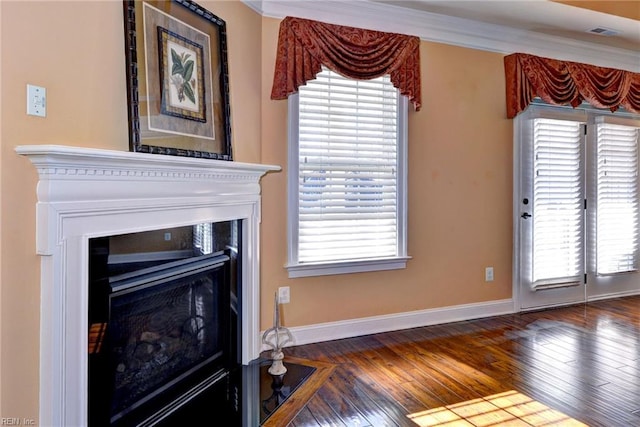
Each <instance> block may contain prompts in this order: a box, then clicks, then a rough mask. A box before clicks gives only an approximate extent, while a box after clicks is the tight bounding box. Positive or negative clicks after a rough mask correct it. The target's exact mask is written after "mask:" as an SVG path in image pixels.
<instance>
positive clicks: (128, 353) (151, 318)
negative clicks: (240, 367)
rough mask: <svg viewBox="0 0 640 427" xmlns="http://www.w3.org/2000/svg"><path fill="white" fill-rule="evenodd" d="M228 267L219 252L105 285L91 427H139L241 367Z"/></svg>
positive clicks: (93, 336) (96, 330)
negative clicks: (233, 341) (237, 359)
mask: <svg viewBox="0 0 640 427" xmlns="http://www.w3.org/2000/svg"><path fill="white" fill-rule="evenodd" d="M229 260H230V257H229V255H228V254H226V253H225V252H224V251H220V252H217V253H214V254H210V255H205V256H197V257H192V258H188V259H184V260H179V261H174V262H170V263H165V264H162V265H159V266H154V267H150V268H144V269H141V270H138V271H135V272H130V273H125V274H121V275H118V276H115V277H110V278H109V279H108V280H107V281H104V283H102V288H103V289H105V288H106V291H104V292H103V293H105V295H103V296H102V297H103V298H102V300H103V301H104V304H105V306H103V309H102V310H100V309H96V310H94V312H93V313H92V315H90V326H89V327H90V333H89V336H90V337H89V344H90V348H89V353H90V355H89V418H90V424H91V425H92V426H95V425H135V424H138V423H140V422H141V421H144V420H145V419H147V418H149V417H151V418H153V417H158V416H161V414H162V412H163V411H165V412H168V411H170V410H171V406H172V405H174V406H175V404H176V402H180V401H181V399H184V397H185V396H189V395H190V394H193V393H194V390H197V389H198V388H202V387H204V386H203V384H207V383H213V382H216V381H224V378H225V376H226V375H228V371H229V368H230V367H231V366H233V365H234V364H235V361H234V360H232V359H233V354H232V353H234V352H233V351H232V349H233V345H232V344H231V338H232V336H231V335H232V334H233V331H232V330H231V329H230V328H229V325H231V324H232V323H233V322H232V321H231V316H232V315H235V314H234V313H232V310H231V307H230V300H231V298H230V286H229V277H230V262H229ZM107 282H108V285H107ZM94 285H96V284H94ZM96 288H100V286H99V285H96ZM94 294H98V295H99V294H100V292H99V291H96V292H94ZM93 297H96V295H94V296H93ZM92 305H93V306H96V304H92ZM100 312H102V313H103V318H102V319H101V318H100V317H101V316H100V315H99V314H98V313H100ZM97 314H98V315H97ZM158 414H160V415H158Z"/></svg>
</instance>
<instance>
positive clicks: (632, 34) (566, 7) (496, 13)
mask: <svg viewBox="0 0 640 427" xmlns="http://www.w3.org/2000/svg"><path fill="white" fill-rule="evenodd" d="M372 1H377V2H378V3H384V4H387V5H390V6H394V7H400V8H407V9H411V10H416V11H423V12H430V13H436V14H440V15H446V16H453V17H457V18H465V19H469V20H474V21H480V22H484V23H488V24H495V25H501V26H506V27H513V28H518V29H521V30H527V31H531V32H535V33H540V34H546V35H551V36H559V37H563V38H568V39H575V40H579V41H584V42H590V43H595V44H600V45H605V46H611V47H615V48H621V49H629V50H635V51H637V52H638V55H639V58H640V0H622V1H617V0H610V1H606V0H605V1H597V0H585V1H564V0H558V1H548V0H447V1H443V0H437V1H431V0H372ZM595 28H601V29H605V30H613V31H615V32H617V33H618V34H615V35H611V36H607V35H601V34H593V33H589V32H588V31H589V30H592V29H595ZM639 60H640V59H639Z"/></svg>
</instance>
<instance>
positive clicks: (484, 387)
mask: <svg viewBox="0 0 640 427" xmlns="http://www.w3.org/2000/svg"><path fill="white" fill-rule="evenodd" d="M285 355H286V356H285V363H286V360H287V359H286V357H292V358H296V359H298V360H309V361H315V362H317V363H323V364H324V365H322V366H324V367H327V366H332V369H331V370H327V371H325V372H327V374H326V375H324V376H323V377H322V382H321V384H316V387H315V390H316V391H315V393H314V394H311V393H309V392H308V390H307V392H306V393H307V394H308V396H305V401H304V402H301V401H300V399H298V400H297V401H296V400H294V402H297V404H295V405H287V404H286V403H285V405H284V406H283V407H282V408H281V409H280V410H279V411H278V412H277V414H278V415H277V416H275V415H276V414H274V419H273V420H271V423H270V425H273V426H276V427H284V426H289V427H317V426H358V427H384V426H401V427H405V426H406V427H409V426H411V427H415V426H447V427H452V426H531V425H533V426H585V425H587V426H592V427H595V426H605V427H614V426H622V427H629V426H640V296H634V297H627V298H619V299H612V300H606V301H598V302H593V303H588V304H581V305H575V306H570V307H564V308H558V309H550V310H544V311H537V312H529V313H522V314H513V315H506V316H500V317H493V318H487V319H479V320H473V321H465V322H457V323H451V324H446V325H437V326H430V327H422V328H415V329H408V330H400V331H395V332H389V333H381V334H375V335H367V336H362V337H356V338H349V339H343V340H337V341H330V342H324V343H317V344H309V345H302V346H296V347H289V348H287V349H285ZM294 395H295V394H294ZM274 423H275V424H274Z"/></svg>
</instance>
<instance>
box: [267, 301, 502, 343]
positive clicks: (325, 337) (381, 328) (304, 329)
mask: <svg viewBox="0 0 640 427" xmlns="http://www.w3.org/2000/svg"><path fill="white" fill-rule="evenodd" d="M511 313H514V304H513V300H512V299H505V300H497V301H489V302H482V303H476V304H463V305H456V306H449V307H442V308H433V309H427V310H418V311H411V312H406V313H398V314H390V315H384V316H372V317H364V318H359V319H352V320H344V321H339V322H328V323H318V324H315V325H307V326H299V327H291V328H288V329H289V331H290V332H291V334H292V335H293V342H292V343H291V344H289V345H288V346H296V345H304V344H313V343H318V342H323V341H332V340H338V339H343V338H352V337H357V336H361V335H370V334H376V333H380V332H389V331H395V330H401V329H409V328H417V327H421V326H430V325H438V324H442V323H450V322H459V321H463V320H471V319H479V318H483V317H491V316H499V315H502V314H511ZM285 323H286V322H285ZM284 326H286V324H285V325H284ZM264 350H268V348H267V347H264V348H263V351H264Z"/></svg>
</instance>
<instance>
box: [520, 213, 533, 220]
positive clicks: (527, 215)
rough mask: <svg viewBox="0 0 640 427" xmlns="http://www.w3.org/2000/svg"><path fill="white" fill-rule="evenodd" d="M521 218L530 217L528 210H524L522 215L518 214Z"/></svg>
mask: <svg viewBox="0 0 640 427" xmlns="http://www.w3.org/2000/svg"><path fill="white" fill-rule="evenodd" d="M520 216H521V217H522V218H524V219H527V218H531V215H530V214H529V212H525V213H523V214H522V215H520Z"/></svg>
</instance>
